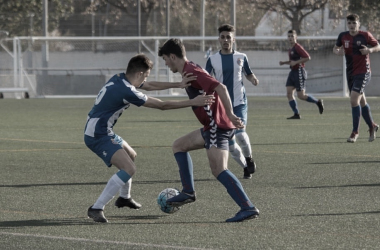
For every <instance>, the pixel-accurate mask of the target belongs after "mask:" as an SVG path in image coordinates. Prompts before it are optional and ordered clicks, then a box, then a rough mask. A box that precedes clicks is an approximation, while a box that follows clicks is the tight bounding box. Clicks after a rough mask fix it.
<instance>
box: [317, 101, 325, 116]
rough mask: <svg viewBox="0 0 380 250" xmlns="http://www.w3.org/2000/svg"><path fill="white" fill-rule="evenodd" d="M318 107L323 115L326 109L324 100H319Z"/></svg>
mask: <svg viewBox="0 0 380 250" xmlns="http://www.w3.org/2000/svg"><path fill="white" fill-rule="evenodd" d="M317 106H318V109H319V113H320V114H322V113H323V110H324V109H325V108H324V107H323V100H322V99H319V100H318V102H317Z"/></svg>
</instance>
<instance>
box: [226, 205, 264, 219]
mask: <svg viewBox="0 0 380 250" xmlns="http://www.w3.org/2000/svg"><path fill="white" fill-rule="evenodd" d="M258 216H259V210H258V209H257V208H255V207H254V208H252V209H249V210H240V211H239V212H238V213H237V214H236V215H235V216H234V217H232V218H229V219H227V220H226V222H240V221H244V220H251V219H255V218H257V217H258Z"/></svg>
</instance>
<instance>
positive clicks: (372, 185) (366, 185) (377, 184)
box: [294, 183, 380, 189]
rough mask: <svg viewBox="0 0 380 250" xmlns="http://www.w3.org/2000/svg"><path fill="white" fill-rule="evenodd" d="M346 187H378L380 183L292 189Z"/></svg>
mask: <svg viewBox="0 0 380 250" xmlns="http://www.w3.org/2000/svg"><path fill="white" fill-rule="evenodd" d="M347 187H380V183H367V184H346V185H328V186H313V187H294V189H312V188H347Z"/></svg>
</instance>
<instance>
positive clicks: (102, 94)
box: [95, 82, 113, 105]
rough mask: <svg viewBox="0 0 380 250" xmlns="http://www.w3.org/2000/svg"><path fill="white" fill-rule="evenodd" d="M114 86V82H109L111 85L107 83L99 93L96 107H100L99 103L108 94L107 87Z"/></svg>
mask: <svg viewBox="0 0 380 250" xmlns="http://www.w3.org/2000/svg"><path fill="white" fill-rule="evenodd" d="M112 85H113V82H109V83H107V84H106V85H104V87H103V88H102V89H101V90H100V91H99V94H98V96H97V97H96V100H95V105H98V104H99V102H101V101H102V99H103V96H104V95H105V94H106V92H107V87H109V86H112Z"/></svg>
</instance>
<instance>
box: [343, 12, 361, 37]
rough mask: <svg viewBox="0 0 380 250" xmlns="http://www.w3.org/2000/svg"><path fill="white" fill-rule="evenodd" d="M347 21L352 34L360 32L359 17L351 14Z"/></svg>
mask: <svg viewBox="0 0 380 250" xmlns="http://www.w3.org/2000/svg"><path fill="white" fill-rule="evenodd" d="M346 20H347V26H348V29H349V31H350V33H353V34H355V33H356V32H358V31H359V27H360V21H359V16H358V15H356V14H350V15H348V16H347V17H346Z"/></svg>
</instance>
